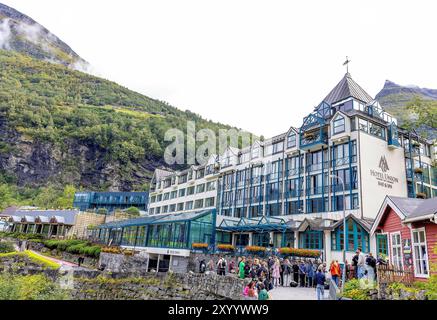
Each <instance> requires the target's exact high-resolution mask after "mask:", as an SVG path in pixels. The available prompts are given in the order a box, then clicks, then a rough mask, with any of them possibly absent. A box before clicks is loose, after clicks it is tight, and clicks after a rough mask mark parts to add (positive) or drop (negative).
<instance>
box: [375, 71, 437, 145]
mask: <svg viewBox="0 0 437 320" xmlns="http://www.w3.org/2000/svg"><path fill="white" fill-rule="evenodd" d="M415 98H419V99H421V100H423V101H425V102H426V101H437V89H428V88H420V87H418V86H401V85H398V84H396V83H394V82H392V81H390V80H386V81H385V84H384V87H383V88H382V90H381V91H380V92H379V93H378V94H377V95H376V100H378V101H379V103H380V104H381V106H382V107H383V108H384V109H385V110H386V111H387V112H389V113H391V114H392V115H393V116H395V117H396V118H397V119H398V121H399V124H400V125H401V126H402V125H411V123H415V120H416V118H417V116H416V115H415V114H414V113H413V112H412V111H411V110H409V109H408V108H407V106H408V104H409V103H410V102H412V101H413V100H414V99H415ZM415 129H417V131H418V132H419V133H421V134H423V135H426V136H428V137H429V138H434V139H435V138H437V132H436V131H437V129H436V128H431V127H430V126H426V125H422V124H418V125H417V126H416V127H415Z"/></svg>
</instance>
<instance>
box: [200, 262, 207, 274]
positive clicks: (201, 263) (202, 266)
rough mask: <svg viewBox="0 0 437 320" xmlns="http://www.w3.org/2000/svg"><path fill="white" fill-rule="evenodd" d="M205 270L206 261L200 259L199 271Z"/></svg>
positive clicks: (203, 271)
mask: <svg viewBox="0 0 437 320" xmlns="http://www.w3.org/2000/svg"><path fill="white" fill-rule="evenodd" d="M205 271H206V263H205V260H202V261H200V265H199V272H200V273H205Z"/></svg>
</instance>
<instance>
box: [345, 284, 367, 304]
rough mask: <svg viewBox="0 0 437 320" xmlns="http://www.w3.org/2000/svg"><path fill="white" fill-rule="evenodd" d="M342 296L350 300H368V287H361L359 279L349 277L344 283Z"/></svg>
mask: <svg viewBox="0 0 437 320" xmlns="http://www.w3.org/2000/svg"><path fill="white" fill-rule="evenodd" d="M342 296H343V297H346V298H350V299H352V300H370V289H369V288H363V286H362V282H361V281H360V280H358V279H351V280H349V281H347V282H346V283H345V285H344V290H343V294H342Z"/></svg>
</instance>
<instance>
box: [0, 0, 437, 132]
mask: <svg viewBox="0 0 437 320" xmlns="http://www.w3.org/2000/svg"><path fill="white" fill-rule="evenodd" d="M0 2H2V3H5V4H7V5H9V6H11V7H14V8H15V9H17V10H19V11H21V12H23V13H25V14H27V15H29V16H30V17H32V18H33V19H35V20H36V21H38V22H39V23H40V24H42V25H44V26H45V27H46V28H48V29H49V30H50V31H51V32H53V33H54V34H56V35H57V36H58V37H59V38H61V39H62V40H63V41H65V42H66V43H67V44H69V45H70V46H71V47H72V48H73V50H75V51H76V52H77V53H78V54H79V55H80V56H82V57H83V58H84V59H85V60H87V61H89V62H90V63H91V64H92V65H93V67H94V69H95V70H96V72H98V73H99V74H100V75H102V76H103V77H105V78H107V79H110V80H114V81H116V82H118V83H120V84H122V85H124V86H127V87H129V88H131V89H133V90H136V91H139V92H141V93H144V94H146V95H148V96H150V97H153V98H157V99H160V100H165V101H167V102H169V103H170V104H172V105H174V106H176V107H178V108H181V109H184V110H185V109H189V110H191V111H194V112H196V113H199V114H201V115H202V116H203V117H205V118H207V119H212V120H215V121H220V122H223V123H226V124H231V125H234V126H237V127H239V128H244V129H247V130H249V131H252V132H254V133H256V134H263V135H265V136H266V137H270V136H273V135H276V134H279V133H282V132H285V131H286V130H287V129H288V128H289V127H290V126H297V127H298V126H300V125H301V122H302V118H303V117H304V116H305V115H307V114H308V113H310V112H311V111H312V109H313V107H314V106H315V105H317V104H318V103H320V102H321V100H322V99H323V98H324V97H325V96H326V95H327V94H328V92H329V91H330V90H331V89H332V88H333V87H334V86H335V85H336V84H337V82H338V81H339V80H340V79H341V78H342V76H343V75H344V73H345V68H344V67H343V66H342V63H343V62H344V60H345V56H346V55H348V56H349V57H350V59H351V60H352V62H351V64H350V73H351V74H352V77H353V78H354V79H355V80H356V81H357V82H358V83H359V84H360V85H361V86H362V87H363V88H364V89H365V90H367V91H368V93H369V94H370V95H372V96H374V95H376V94H377V93H378V91H379V90H380V89H381V88H382V86H383V85H384V81H385V80H386V79H390V80H392V81H394V82H396V83H399V84H416V85H419V86H422V87H429V88H437V59H436V57H437V40H436V38H437V33H436V31H437V19H436V14H437V1H428V0H416V1H404V0H396V1H389V0H384V1H381V0H379V1H374V0H367V1H350V0H345V1H334V0H330V1H326V0H321V1H308V0H305V1H289V0H284V1H275V0H268V1H256V0H247V1H246V0H216V1H211V0H141V1H138V0H123V1H120V0H117V1H115V0H106V1H97V0H74V1H73V0H70V1H67V0H61V1H60V0H38V1H34V0H0ZM358 3H359V4H358Z"/></svg>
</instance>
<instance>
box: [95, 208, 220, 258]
mask: <svg viewBox="0 0 437 320" xmlns="http://www.w3.org/2000/svg"><path fill="white" fill-rule="evenodd" d="M215 215H216V210H215V209H212V210H204V211H197V212H187V213H179V214H168V215H156V216H147V217H141V218H136V219H130V220H124V221H114V222H110V223H107V224H104V225H101V226H98V227H97V228H96V229H94V230H93V232H92V237H93V238H94V239H95V240H96V241H99V242H100V243H103V244H106V245H120V246H129V247H155V248H177V249H190V248H191V245H192V243H207V244H209V245H213V244H214V243H215V219H216V217H215Z"/></svg>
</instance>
